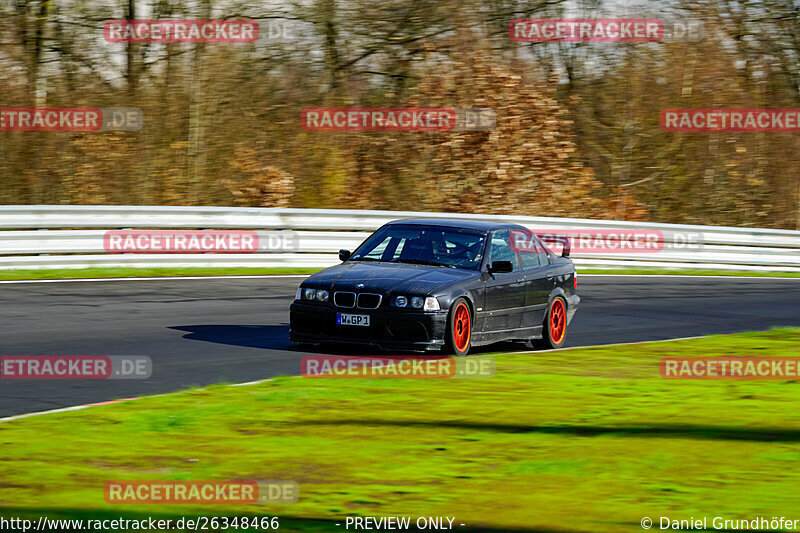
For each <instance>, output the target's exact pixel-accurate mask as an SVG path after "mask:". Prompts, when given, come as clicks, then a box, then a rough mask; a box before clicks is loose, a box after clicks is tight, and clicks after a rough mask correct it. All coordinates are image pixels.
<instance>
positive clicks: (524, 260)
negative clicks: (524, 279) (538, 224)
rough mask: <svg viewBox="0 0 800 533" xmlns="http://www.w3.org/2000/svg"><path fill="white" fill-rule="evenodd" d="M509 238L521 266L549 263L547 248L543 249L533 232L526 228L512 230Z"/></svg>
mask: <svg viewBox="0 0 800 533" xmlns="http://www.w3.org/2000/svg"><path fill="white" fill-rule="evenodd" d="M511 238H512V239H513V242H512V245H513V248H514V250H516V252H517V254H518V255H519V261H520V264H521V265H522V268H524V269H528V268H538V267H540V266H543V265H547V264H549V259H548V257H547V250H545V249H544V247H543V246H542V242H541V240H539V237H538V236H537V235H536V234H535V233H533V232H532V231H530V230H527V229H525V230H523V229H520V230H513V231H512V232H511Z"/></svg>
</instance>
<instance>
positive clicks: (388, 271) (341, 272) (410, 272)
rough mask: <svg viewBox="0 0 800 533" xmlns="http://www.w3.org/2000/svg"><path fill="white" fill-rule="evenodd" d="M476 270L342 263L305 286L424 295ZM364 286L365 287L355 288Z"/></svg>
mask: <svg viewBox="0 0 800 533" xmlns="http://www.w3.org/2000/svg"><path fill="white" fill-rule="evenodd" d="M478 275H479V273H478V272H477V271H475V270H466V269H461V268H442V267H431V266H427V265H410V264H407V263H371V262H370V263H368V262H351V263H342V264H341V265H336V266H333V267H330V268H326V269H325V270H322V271H320V272H317V273H316V274H314V275H312V276H310V277H309V278H308V279H307V280H306V281H305V282H304V285H305V284H308V285H313V286H315V287H328V288H331V289H334V290H357V291H361V292H369V291H375V292H382V293H389V292H401V293H407V294H419V295H425V294H429V293H433V291H435V290H436V289H438V288H439V287H443V286H445V285H448V284H450V283H454V282H458V281H462V280H464V279H467V278H470V277H473V276H478ZM359 283H363V284H364V287H359V288H356V285H357V284H359Z"/></svg>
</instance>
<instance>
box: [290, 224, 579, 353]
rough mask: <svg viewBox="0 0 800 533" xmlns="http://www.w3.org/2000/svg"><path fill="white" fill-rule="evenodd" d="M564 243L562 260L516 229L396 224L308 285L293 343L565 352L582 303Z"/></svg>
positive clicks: (301, 292) (297, 309) (296, 313)
mask: <svg viewBox="0 0 800 533" xmlns="http://www.w3.org/2000/svg"><path fill="white" fill-rule="evenodd" d="M564 244H565V246H564V250H563V253H562V255H560V256H558V255H556V254H555V253H553V252H552V251H551V250H550V249H549V248H548V247H547V246H545V244H544V243H543V242H542V241H541V239H540V238H539V237H538V236H537V235H536V234H534V233H532V232H531V231H530V230H529V229H527V228H525V227H523V226H519V225H516V224H506V223H497V222H490V221H476V220H458V219H407V220H397V221H394V222H390V223H388V224H386V225H384V226H383V227H381V228H380V229H378V230H377V231H376V232H375V233H373V234H372V235H371V236H370V237H369V238H368V239H367V240H366V241H364V242H363V243H362V244H361V246H359V247H358V249H356V250H355V251H354V252H352V253H351V252H350V251H348V250H340V252H339V259H341V260H342V263H341V264H339V265H336V266H333V267H330V268H326V269H325V270H322V271H320V272H317V273H316V274H314V275H312V276H310V277H309V278H307V279H306V280H305V281H303V283H302V284H301V285H300V288H298V289H297V296H296V298H295V301H294V302H293V303H292V305H291V310H290V333H289V336H290V340H291V341H292V342H296V343H309V344H318V343H329V342H330V343H335V342H339V343H348V344H349V343H355V344H370V345H375V346H378V347H380V348H383V349H387V350H402V351H406V350H409V351H423V352H424V351H431V350H437V351H438V350H442V349H443V350H445V351H447V352H450V353H454V354H456V355H461V356H463V355H467V353H469V350H470V348H471V347H472V346H480V345H485V344H490V343H494V342H499V341H506V340H517V341H530V342H531V343H532V344H533V345H534V346H539V347H545V348H559V347H561V346H563V345H564V341H565V339H566V334H567V326H568V325H569V323H570V322H571V321H572V317H573V316H574V314H575V311H576V309H577V308H578V303H579V302H580V297H578V295H577V277H576V274H575V266H574V264H573V263H572V261H571V260H570V259H569V258H568V257H569V243H568V242H565V243H564Z"/></svg>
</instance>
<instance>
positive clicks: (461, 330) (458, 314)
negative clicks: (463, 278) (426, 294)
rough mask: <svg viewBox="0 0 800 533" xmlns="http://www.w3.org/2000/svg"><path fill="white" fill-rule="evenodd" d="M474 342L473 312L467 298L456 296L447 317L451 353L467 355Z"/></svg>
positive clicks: (448, 341) (448, 343)
mask: <svg viewBox="0 0 800 533" xmlns="http://www.w3.org/2000/svg"><path fill="white" fill-rule="evenodd" d="M471 343H472V313H471V312H470V310H469V304H468V303H467V300H466V299H465V298H456V301H454V302H453V305H451V306H450V314H449V315H448V317H447V346H448V348H449V349H450V353H452V354H455V355H457V356H458V357H465V356H466V355H467V354H468V353H469V350H470V347H471V346H470V345H471Z"/></svg>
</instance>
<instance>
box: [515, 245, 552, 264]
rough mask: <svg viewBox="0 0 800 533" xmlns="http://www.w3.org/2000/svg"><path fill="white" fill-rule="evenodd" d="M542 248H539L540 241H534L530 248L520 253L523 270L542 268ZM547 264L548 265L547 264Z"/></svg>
mask: <svg viewBox="0 0 800 533" xmlns="http://www.w3.org/2000/svg"><path fill="white" fill-rule="evenodd" d="M541 250H542V247H541V246H539V243H538V241H535V240H534V241H533V242H532V243H531V245H530V246H528V247H526V248H525V249H524V250H520V251H519V260H520V263H522V268H536V267H539V266H541V264H542V263H540V262H539V261H540V259H539V257H540V256H539V253H540V251H541ZM545 264H547V263H545Z"/></svg>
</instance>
